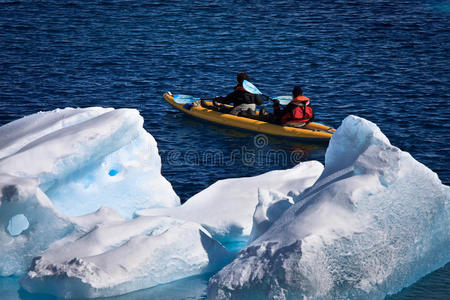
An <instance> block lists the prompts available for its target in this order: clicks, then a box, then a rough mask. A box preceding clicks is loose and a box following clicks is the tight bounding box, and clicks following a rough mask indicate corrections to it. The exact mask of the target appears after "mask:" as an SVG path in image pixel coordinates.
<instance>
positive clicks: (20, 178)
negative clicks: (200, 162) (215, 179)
mask: <svg viewBox="0 0 450 300" xmlns="http://www.w3.org/2000/svg"><path fill="white" fill-rule="evenodd" d="M160 170H161V159H160V157H159V154H158V149H157V146H156V141H155V140H154V138H153V137H152V136H151V135H150V134H149V133H148V132H147V131H145V129H144V128H143V119H142V117H141V116H140V115H139V112H138V111H137V110H134V109H112V108H99V107H93V108H86V109H73V108H66V109H57V110H54V111H49V112H41V113H37V114H33V115H31V116H27V117H24V118H22V119H19V120H16V121H14V122H11V123H9V124H6V125H4V126H2V127H0V226H1V228H2V230H0V244H1V245H2V246H1V247H0V256H1V257H2V259H1V260H0V275H2V276H8V275H12V274H16V275H18V274H22V273H23V272H24V271H25V270H26V269H27V267H28V266H29V264H30V262H31V258H32V257H33V256H36V255H39V254H40V253H41V252H42V251H44V250H45V249H47V248H48V246H49V245H50V244H51V243H52V242H54V241H56V240H58V239H60V238H62V237H65V236H66V235H67V234H69V233H71V232H72V231H73V230H80V226H81V227H82V224H81V225H80V224H78V223H77V221H75V219H73V218H70V217H68V216H80V215H84V214H87V213H92V212H94V211H96V210H97V209H99V208H100V207H102V206H104V205H107V206H109V207H112V208H113V209H115V210H116V211H117V212H119V214H120V215H122V216H124V217H126V218H131V217H132V214H133V212H134V211H135V210H136V209H142V208H148V207H173V206H176V205H179V204H180V202H179V198H178V196H177V195H176V194H175V192H174V191H173V189H172V187H171V185H170V183H169V182H168V181H167V180H166V179H165V178H164V177H163V176H162V175H161V173H160ZM92 222H93V223H95V220H94V221H92Z"/></svg>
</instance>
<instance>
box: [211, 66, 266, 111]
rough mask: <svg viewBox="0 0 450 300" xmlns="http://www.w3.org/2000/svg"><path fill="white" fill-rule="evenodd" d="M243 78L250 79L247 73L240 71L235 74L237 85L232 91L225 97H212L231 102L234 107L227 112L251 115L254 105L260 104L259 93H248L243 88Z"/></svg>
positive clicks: (219, 100) (225, 102)
mask: <svg viewBox="0 0 450 300" xmlns="http://www.w3.org/2000/svg"><path fill="white" fill-rule="evenodd" d="M244 80H247V81H250V78H249V77H248V75H247V73H245V72H242V73H239V74H237V85H236V86H235V87H234V91H233V92H232V93H230V94H228V95H227V96H226V97H217V98H216V99H214V100H215V101H217V102H220V103H224V104H231V103H233V105H234V107H233V109H232V110H231V111H230V112H229V113H230V114H232V115H238V114H241V115H244V116H252V115H254V114H255V110H256V105H261V104H262V100H261V97H259V95H256V94H252V93H249V92H247V91H246V90H245V89H244V88H243V86H242V83H243V82H244Z"/></svg>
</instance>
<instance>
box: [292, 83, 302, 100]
mask: <svg viewBox="0 0 450 300" xmlns="http://www.w3.org/2000/svg"><path fill="white" fill-rule="evenodd" d="M302 95H303V90H302V88H301V87H299V86H298V85H296V86H294V89H293V90H292V98H295V97H298V96H302Z"/></svg>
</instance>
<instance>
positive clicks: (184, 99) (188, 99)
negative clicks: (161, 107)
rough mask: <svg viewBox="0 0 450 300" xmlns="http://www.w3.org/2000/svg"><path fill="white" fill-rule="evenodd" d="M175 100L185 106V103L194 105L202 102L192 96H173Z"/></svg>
mask: <svg viewBox="0 0 450 300" xmlns="http://www.w3.org/2000/svg"><path fill="white" fill-rule="evenodd" d="M173 100H174V101H175V102H176V103H180V104H185V103H192V102H194V101H197V100H200V98H195V97H193V96H191V95H183V94H175V95H173Z"/></svg>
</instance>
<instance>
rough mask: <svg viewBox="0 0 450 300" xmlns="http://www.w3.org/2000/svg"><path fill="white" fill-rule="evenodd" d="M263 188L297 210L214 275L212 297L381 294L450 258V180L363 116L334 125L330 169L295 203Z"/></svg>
mask: <svg viewBox="0 0 450 300" xmlns="http://www.w3.org/2000/svg"><path fill="white" fill-rule="evenodd" d="M261 196H262V197H263V198H266V199H269V200H267V201H269V202H273V201H275V203H277V202H280V201H281V203H280V205H281V207H283V206H284V207H288V208H287V210H285V211H284V209H281V211H284V213H282V215H281V216H276V215H277V213H276V212H277V210H276V209H275V210H274V212H275V218H274V219H275V221H273V222H270V223H273V224H269V226H267V227H268V228H263V229H262V234H256V236H255V240H254V241H253V242H252V243H251V244H249V245H248V247H247V248H245V249H244V250H242V251H241V252H239V253H238V256H237V258H236V259H235V260H234V261H233V262H232V263H231V264H229V265H227V266H226V267H225V268H223V269H222V270H221V271H219V272H218V273H217V274H216V275H214V276H213V277H212V278H211V279H210V282H209V286H208V298H210V299H266V298H270V299H300V298H302V299H350V298H360V299H362V298H363V299H380V298H383V297H385V296H386V295H388V294H393V293H395V292H397V291H399V290H400V289H401V288H403V287H405V286H408V285H411V284H412V283H414V282H416V281H417V280H418V279H419V278H421V277H422V276H424V275H425V274H427V273H429V272H431V271H433V270H435V269H437V268H439V267H441V266H443V265H444V264H445V263H447V262H448V261H449V259H450V231H449V230H448V229H449V228H450V218H449V200H450V188H449V187H448V186H445V185H443V184H442V183H441V181H440V180H439V178H438V176H437V175H436V174H435V173H434V172H432V171H431V170H430V169H428V168H427V167H426V166H424V165H422V164H421V163H419V162H417V161H416V160H414V158H413V157H412V156H411V155H410V154H408V153H406V152H403V151H401V150H400V149H398V148H397V147H395V146H392V145H391V144H390V142H389V140H388V139H387V138H386V136H384V135H383V133H382V132H381V131H380V130H379V128H378V127H377V126H376V125H375V124H373V123H371V122H369V121H367V120H364V119H361V118H358V117H356V116H349V117H347V118H346V119H345V120H344V121H343V123H342V125H341V126H340V127H339V128H338V130H337V131H336V132H335V133H334V135H333V137H332V139H331V141H330V144H329V147H328V149H327V152H326V155H325V169H324V171H323V173H322V175H321V176H320V178H319V179H318V180H317V181H316V182H315V184H314V185H313V186H312V187H310V188H309V189H307V190H306V191H304V192H303V193H301V194H300V195H298V196H294V197H293V199H292V201H293V202H294V203H295V204H293V205H290V204H289V203H290V202H291V201H290V200H289V199H284V200H283V199H282V197H281V198H280V197H279V196H277V195H272V196H270V195H268V194H267V193H266V195H265V196H264V195H261ZM271 199H272V200H271ZM277 199H278V201H277ZM265 201H266V200H264V199H260V204H259V206H260V208H259V209H257V212H258V211H259V212H258V213H256V212H255V220H256V221H257V224H259V225H260V226H261V225H262V224H263V222H262V221H263V220H264V219H265V218H266V219H267V217H264V216H268V215H269V214H268V213H267V211H268V210H267V209H264V203H266V202H265ZM263 227H264V226H263Z"/></svg>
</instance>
